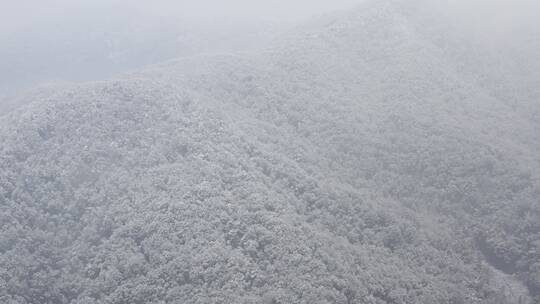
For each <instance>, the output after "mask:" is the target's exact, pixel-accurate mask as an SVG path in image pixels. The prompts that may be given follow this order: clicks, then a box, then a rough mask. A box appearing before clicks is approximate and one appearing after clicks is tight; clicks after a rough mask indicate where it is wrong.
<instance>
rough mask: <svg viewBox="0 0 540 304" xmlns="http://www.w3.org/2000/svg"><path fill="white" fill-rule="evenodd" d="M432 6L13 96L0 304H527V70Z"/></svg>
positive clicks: (534, 264)
mask: <svg viewBox="0 0 540 304" xmlns="http://www.w3.org/2000/svg"><path fill="white" fill-rule="evenodd" d="M440 8H441V7H438V6H437V7H431V6H429V5H427V4H426V3H423V2H422V1H391V0H388V1H367V2H365V3H364V4H362V5H360V6H359V7H358V8H356V9H354V10H351V11H346V12H341V13H336V14H331V15H328V16H325V17H321V18H318V19H316V20H313V21H312V22H310V23H308V24H306V25H304V26H302V27H300V28H298V29H297V30H295V31H293V32H291V33H289V34H288V35H286V36H285V37H283V38H282V39H281V40H280V41H278V42H276V44H275V46H274V47H273V48H271V49H268V50H267V51H265V52H259V53H238V54H231V55H215V56H198V57H189V58H184V59H179V60H175V61H169V62H166V63H163V64H159V65H155V66H153V67H151V68H148V69H145V70H143V71H139V72H135V73H132V74H129V75H125V76H124V77H122V78H118V79H115V80H110V81H106V82H95V83H88V84H81V85H73V86H67V87H65V88H58V89H55V90H53V91H52V92H47V93H43V94H41V95H40V96H39V97H32V96H30V97H27V98H30V99H33V100H32V102H31V103H29V104H28V105H27V106H24V107H21V108H19V109H17V110H14V111H12V112H10V113H9V114H7V115H5V116H3V117H1V118H0V142H1V143H2V145H0V172H1V174H0V286H1V288H0V300H2V302H5V303H381V304H382V303H386V304H390V303H535V302H534V301H538V295H539V294H540V264H539V263H538V261H539V260H540V204H539V197H540V179H539V172H540V170H539V169H540V166H539V161H540V157H539V155H540V153H538V152H539V151H540V132H539V124H538V122H537V121H536V120H535V115H534V113H540V112H535V111H538V109H539V106H538V104H537V99H536V98H537V96H538V95H537V93H538V87H537V86H535V85H533V84H534V81H535V79H534V75H535V72H536V71H534V70H533V69H527V71H528V72H527V73H529V74H523V73H517V72H516V71H521V70H520V68H519V67H521V66H522V64H521V63H520V62H519V60H518V61H517V62H516V61H513V60H510V58H512V56H510V55H508V54H495V55H493V56H485V54H486V53H487V52H489V50H491V45H490V44H484V43H483V42H481V43H480V42H479V40H478V39H476V38H475V37H474V36H468V35H462V34H461V33H463V32H464V30H463V29H461V28H459V27H454V26H453V24H452V22H451V21H448V20H447V21H444V20H446V19H444V18H445V17H444V14H443V12H445V13H447V12H448V11H447V10H441V9H440ZM426 16H428V17H429V18H426ZM471 26H472V25H471ZM475 28H476V27H475ZM530 48H531V49H533V48H534V47H533V46H531V47H530ZM473 50H474V52H473ZM527 52H529V51H527ZM530 54H533V53H532V52H531V53H530ZM531 56H533V55H531ZM492 61H493V62H492ZM530 62H538V58H535V57H534V56H533V57H531V58H530ZM495 63H499V64H495ZM513 73H514V74H513ZM505 79H511V80H513V81H514V82H507V81H505ZM516 79H524V81H525V82H518V81H516ZM503 87H504V88H508V90H501V88H503ZM510 88H515V90H514V91H510ZM535 297H536V298H535Z"/></svg>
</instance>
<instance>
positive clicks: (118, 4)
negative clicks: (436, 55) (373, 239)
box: [0, 0, 362, 33]
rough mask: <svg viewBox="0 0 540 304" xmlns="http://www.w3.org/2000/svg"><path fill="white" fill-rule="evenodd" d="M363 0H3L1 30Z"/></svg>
mask: <svg viewBox="0 0 540 304" xmlns="http://www.w3.org/2000/svg"><path fill="white" fill-rule="evenodd" d="M360 1H362V0H332V1H330V0H272V1H267V0H226V1H224V0H177V1H174V0H155V1H140V0H139V1H126V0H18V1H8V0H4V1H1V2H2V4H1V5H0V6H1V9H0V31H1V32H3V33H13V32H20V31H27V30H32V29H33V28H36V27H39V26H40V25H41V24H43V23H50V22H58V21H59V20H61V19H62V18H69V17H70V16H74V15H75V16H76V15H84V14H85V12H88V11H91V10H92V11H96V10H97V11H101V12H102V13H103V14H104V15H108V14H110V13H114V14H118V13H120V12H122V11H125V12H126V13H131V14H133V13H136V14H140V15H144V16H145V17H149V18H150V17H163V16H169V17H170V16H175V15H176V16H191V17H197V16H201V17H211V16H233V17H238V18H240V17H246V18H247V17H249V18H253V19H267V20H268V19H271V20H272V19H273V20H276V19H288V20H290V19H297V20H301V19H305V18H307V17H309V16H311V15H314V14H320V13H324V12H326V11H331V10H336V9H343V8H349V7H353V6H354V5H355V4H357V3H359V2H360Z"/></svg>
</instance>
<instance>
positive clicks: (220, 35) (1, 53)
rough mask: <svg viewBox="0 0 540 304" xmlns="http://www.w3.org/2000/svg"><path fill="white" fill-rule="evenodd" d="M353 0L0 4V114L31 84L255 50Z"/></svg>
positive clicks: (115, 0) (104, 75) (98, 76)
mask: <svg viewBox="0 0 540 304" xmlns="http://www.w3.org/2000/svg"><path fill="white" fill-rule="evenodd" d="M358 1H359V0H338V1H321V0H319V1H306V0H296V1H285V0H281V1H271V2H270V1H247V0H233V1H217V0H203V1H169V0H159V1H151V2H149V1H123V0H113V1H105V0H98V1H90V0H82V1H81V0H79V1H67V0H50V1H37V0H23V1H7V0H3V1H2V3H1V4H0V111H1V108H2V105H3V104H6V103H7V99H8V98H9V97H12V96H14V95H18V94H20V93H21V92H22V91H25V90H28V89H31V88H32V87H35V86H37V85H45V84H52V83H58V82H66V81H87V80H96V79H102V78H109V77H111V76H113V75H117V74H119V73H122V72H125V71H127V70H132V69H136V68H140V67H142V66H145V65H148V64H152V63H157V62H161V61H164V60H167V59H171V58H176V57H183V56H190V55H194V54H200V53H208V52H229V51H246V50H250V49H253V48H257V47H261V46H262V45H264V44H265V43H266V42H267V41H268V40H271V39H272V38H273V37H274V36H276V35H278V34H279V33H280V32H282V31H284V30H287V29H288V28H290V27H291V26H294V25H296V24H300V23H301V22H302V21H305V20H306V19H308V18H309V17H311V16H313V15H317V14H322V13H325V12H329V11H332V10H336V9H343V8H348V7H352V6H354V5H355V4H356V3H358ZM2 100H4V101H2Z"/></svg>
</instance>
